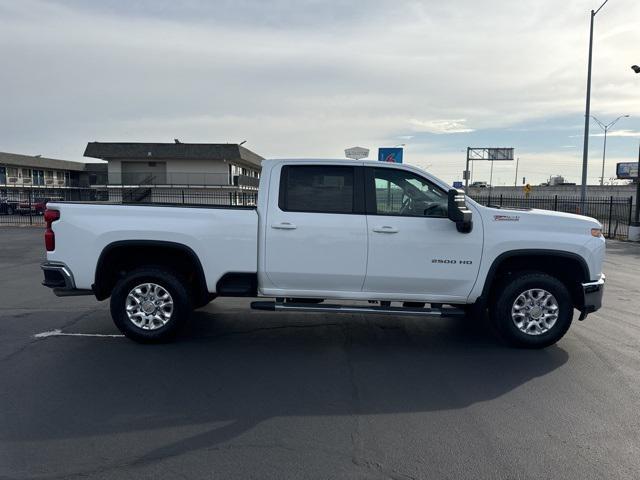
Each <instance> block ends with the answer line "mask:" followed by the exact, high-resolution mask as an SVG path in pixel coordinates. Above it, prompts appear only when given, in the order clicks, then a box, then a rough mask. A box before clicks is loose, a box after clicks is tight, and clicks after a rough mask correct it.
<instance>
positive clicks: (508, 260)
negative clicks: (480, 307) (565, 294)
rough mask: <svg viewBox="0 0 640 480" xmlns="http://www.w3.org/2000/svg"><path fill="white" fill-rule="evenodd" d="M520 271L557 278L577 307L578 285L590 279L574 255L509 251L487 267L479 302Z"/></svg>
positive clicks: (578, 256) (579, 300)
mask: <svg viewBox="0 0 640 480" xmlns="http://www.w3.org/2000/svg"><path fill="white" fill-rule="evenodd" d="M519 271H538V272H542V273H546V274H549V275H551V276H554V277H556V278H558V279H559V280H560V281H562V282H563V283H564V284H565V286H566V287H567V288H568V289H569V292H570V293H571V297H572V299H573V303H574V305H575V306H576V307H579V306H580V303H581V302H582V300H583V299H582V289H581V284H582V283H583V282H588V281H589V279H590V276H589V267H588V265H587V262H586V261H585V259H584V258H582V257H581V256H580V255H578V254H576V253H572V252H565V251H561V250H547V249H522V250H510V251H508V252H504V253H502V254H500V255H498V256H497V257H496V258H495V260H494V261H493V262H492V264H491V267H489V270H488V272H487V276H486V278H485V283H484V286H483V288H482V294H481V297H480V298H481V299H482V301H483V302H484V303H486V302H488V300H489V298H491V295H492V294H493V293H494V292H495V287H496V285H497V284H498V283H499V282H500V281H501V280H502V279H504V278H505V277H508V276H509V275H512V274H513V273H514V272H519Z"/></svg>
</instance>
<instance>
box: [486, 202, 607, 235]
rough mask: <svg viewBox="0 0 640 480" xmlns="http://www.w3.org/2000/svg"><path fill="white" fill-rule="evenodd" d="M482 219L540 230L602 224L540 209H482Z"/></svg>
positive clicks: (582, 216)
mask: <svg viewBox="0 0 640 480" xmlns="http://www.w3.org/2000/svg"><path fill="white" fill-rule="evenodd" d="M482 214H483V218H484V219H485V220H486V221H488V222H496V223H499V222H521V223H525V224H528V225H532V224H535V225H536V226H539V227H540V228H543V229H544V228H545V227H548V228H552V229H563V228H566V229H568V230H573V229H575V228H585V229H591V228H602V224H601V223H600V222H599V221H598V220H596V219H595V218H591V217H587V216H584V215H577V214H575V213H566V212H554V211H552V210H540V209H536V208H533V209H516V208H493V207H482Z"/></svg>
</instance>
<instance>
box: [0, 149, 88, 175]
mask: <svg viewBox="0 0 640 480" xmlns="http://www.w3.org/2000/svg"><path fill="white" fill-rule="evenodd" d="M0 165H10V166H16V167H29V168H50V169H56V170H71V171H74V172H82V171H84V170H85V168H86V166H87V165H89V166H91V165H92V164H86V163H82V162H72V161H70V160H58V159H57V158H47V157H40V156H37V157H36V156H31V155H20V154H18V153H7V152H0Z"/></svg>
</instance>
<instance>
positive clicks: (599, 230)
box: [591, 228, 602, 237]
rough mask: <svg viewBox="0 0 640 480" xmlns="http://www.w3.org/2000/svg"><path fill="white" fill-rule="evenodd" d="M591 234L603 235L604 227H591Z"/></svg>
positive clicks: (594, 235)
mask: <svg viewBox="0 0 640 480" xmlns="http://www.w3.org/2000/svg"><path fill="white" fill-rule="evenodd" d="M591 236H592V237H601V236H602V229H601V228H592V229H591Z"/></svg>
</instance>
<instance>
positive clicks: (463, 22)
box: [0, 0, 640, 185]
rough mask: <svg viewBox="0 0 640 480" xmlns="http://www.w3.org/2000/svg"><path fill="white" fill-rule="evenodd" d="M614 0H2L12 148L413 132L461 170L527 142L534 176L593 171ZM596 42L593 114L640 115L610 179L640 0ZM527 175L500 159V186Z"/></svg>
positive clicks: (4, 138) (417, 153)
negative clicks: (487, 149)
mask: <svg viewBox="0 0 640 480" xmlns="http://www.w3.org/2000/svg"><path fill="white" fill-rule="evenodd" d="M599 4H600V0H598V1H591V0H563V1H558V0H538V1H525V0H518V1H513V0H486V1H482V2H480V1H477V0H475V1H472V0H458V1H457V0H449V1H447V0H440V1H438V2H435V1H412V0H389V1H387V0H367V1H364V0H361V1H355V0H324V1H320V0H275V1H267V0H220V1H213V0H211V1H205V0H186V1H179V0H126V1H120V0H101V1H94V2H91V1H82V0H59V1H38V0H19V1H17V0H0V58H2V68H1V69H0V87H1V88H0V92H1V95H2V108H1V112H2V113H1V115H0V151H9V152H15V153H25V154H41V155H43V156H49V157H54V158H63V159H69V160H83V157H82V153H83V151H84V147H85V145H86V143H87V142H88V141H94V140H97V141H173V139H174V138H179V139H180V140H182V141H183V142H239V141H242V140H247V144H246V146H247V147H248V148H250V149H252V150H253V151H255V152H256V153H259V154H261V155H263V156H265V157H270V158H273V157H324V158H326V157H332V158H337V157H342V156H343V155H344V153H343V152H344V148H346V147H351V146H355V145H359V146H363V147H368V148H370V149H371V150H372V153H374V151H375V150H376V149H377V147H379V146H393V145H396V144H401V143H404V144H406V150H405V157H406V161H407V163H412V164H415V165H418V166H422V167H425V168H427V167H428V169H429V170H430V171H432V172H433V173H435V174H436V175H438V176H440V177H442V178H443V179H445V180H447V181H449V182H452V181H453V180H458V179H460V177H461V173H462V170H463V168H464V159H465V152H466V147H467V146H474V145H475V146H512V147H514V148H515V149H516V156H519V157H520V159H521V160H520V173H521V175H519V176H520V177H522V176H526V177H527V181H528V182H529V181H531V182H532V183H539V182H541V181H543V180H544V179H546V178H547V177H548V176H549V175H551V174H564V175H565V176H566V177H567V179H568V180H569V181H576V182H579V175H580V165H581V158H582V133H583V129H584V125H583V121H584V120H583V119H584V94H585V87H586V69H587V67H586V60H587V47H588V28H589V10H590V9H592V8H597V7H598V6H599ZM594 45H595V47H594V75H593V95H592V113H593V114H594V115H596V116H597V117H599V118H600V119H601V120H602V121H604V122H605V123H607V122H608V121H611V120H613V119H614V118H615V117H617V116H618V115H622V114H630V115H631V116H632V117H631V118H628V119H627V118H624V119H622V120H620V122H619V123H618V124H616V126H615V130H614V131H613V133H612V134H610V136H609V139H608V146H607V164H608V166H607V170H606V173H605V177H607V178H608V177H611V176H614V172H615V163H616V162H617V161H634V160H635V159H636V158H637V157H636V156H637V154H638V141H639V140H640V74H634V73H633V71H632V70H631V69H630V66H631V65H632V64H640V2H638V0H610V1H609V3H607V5H606V6H605V7H604V8H603V9H602V11H601V12H600V13H599V14H598V15H597V17H596V29H595V42H594ZM592 133H593V134H594V136H593V137H591V144H590V145H591V150H590V152H591V154H590V170H589V177H590V181H591V182H594V183H595V182H596V181H597V178H598V177H599V175H600V162H601V158H602V157H601V156H602V137H601V136H597V135H601V132H600V131H599V129H598V127H597V125H596V124H595V123H592ZM374 155H375V153H374ZM488 172H489V168H488V164H486V163H485V164H482V165H481V164H476V167H475V172H474V174H475V178H476V179H478V180H488ZM514 180H515V165H513V163H511V162H509V163H508V164H507V163H503V164H500V165H498V164H497V163H496V168H495V171H494V184H496V185H500V184H513V182H514ZM521 180H522V179H521V178H520V181H521Z"/></svg>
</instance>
